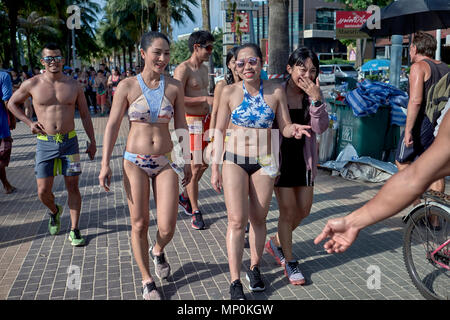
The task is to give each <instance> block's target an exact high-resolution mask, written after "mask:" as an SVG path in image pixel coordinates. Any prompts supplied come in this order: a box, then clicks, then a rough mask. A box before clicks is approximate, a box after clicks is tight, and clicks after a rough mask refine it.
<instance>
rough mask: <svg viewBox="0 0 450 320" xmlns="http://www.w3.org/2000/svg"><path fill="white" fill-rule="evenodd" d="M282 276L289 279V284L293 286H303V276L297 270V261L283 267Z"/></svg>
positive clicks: (289, 262)
mask: <svg viewBox="0 0 450 320" xmlns="http://www.w3.org/2000/svg"><path fill="white" fill-rule="evenodd" d="M284 275H285V276H286V277H287V278H288V279H289V282H290V283H291V284H293V285H296V286H298V285H303V284H305V277H303V274H302V273H301V271H300V269H299V268H298V262H297V261H288V263H286V264H285V265H284Z"/></svg>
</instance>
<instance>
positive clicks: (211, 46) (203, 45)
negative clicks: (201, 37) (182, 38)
mask: <svg viewBox="0 0 450 320" xmlns="http://www.w3.org/2000/svg"><path fill="white" fill-rule="evenodd" d="M199 47H200V48H203V49H206V51H208V52H212V51H213V48H214V47H213V45H212V44H208V45H206V44H199Z"/></svg>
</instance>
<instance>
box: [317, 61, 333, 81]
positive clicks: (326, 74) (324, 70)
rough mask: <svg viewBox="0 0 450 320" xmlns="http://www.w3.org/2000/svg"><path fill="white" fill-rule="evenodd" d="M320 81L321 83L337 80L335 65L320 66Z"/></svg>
mask: <svg viewBox="0 0 450 320" xmlns="http://www.w3.org/2000/svg"><path fill="white" fill-rule="evenodd" d="M319 82H320V84H327V83H335V82H336V76H335V74H334V65H321V66H319Z"/></svg>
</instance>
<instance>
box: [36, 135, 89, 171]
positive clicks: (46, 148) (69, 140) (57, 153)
mask: <svg viewBox="0 0 450 320" xmlns="http://www.w3.org/2000/svg"><path fill="white" fill-rule="evenodd" d="M34 172H35V174H36V178H47V177H54V176H57V175H58V174H62V175H64V176H78V175H80V174H81V163H80V152H79V148H78V138H77V133H76V132H75V130H73V131H70V132H69V133H66V134H56V135H42V134H38V136H37V145H36V165H35V168H34Z"/></svg>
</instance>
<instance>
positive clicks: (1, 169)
mask: <svg viewBox="0 0 450 320" xmlns="http://www.w3.org/2000/svg"><path fill="white" fill-rule="evenodd" d="M12 94H13V86H12V81H11V77H10V75H9V74H8V73H7V72H5V71H1V70H0V95H1V97H0V180H1V181H2V184H3V188H4V189H5V193H6V194H10V193H13V192H14V191H16V188H15V187H14V186H12V185H11V183H9V181H8V179H7V177H6V167H7V166H8V165H9V161H10V159H11V149H12V142H13V139H12V137H11V130H12V129H14V128H15V120H16V118H15V117H14V116H13V115H11V114H10V113H9V112H8V110H7V108H6V105H7V103H8V100H9V99H10V98H11V95H12Z"/></svg>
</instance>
